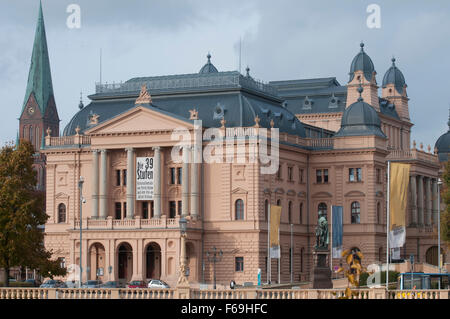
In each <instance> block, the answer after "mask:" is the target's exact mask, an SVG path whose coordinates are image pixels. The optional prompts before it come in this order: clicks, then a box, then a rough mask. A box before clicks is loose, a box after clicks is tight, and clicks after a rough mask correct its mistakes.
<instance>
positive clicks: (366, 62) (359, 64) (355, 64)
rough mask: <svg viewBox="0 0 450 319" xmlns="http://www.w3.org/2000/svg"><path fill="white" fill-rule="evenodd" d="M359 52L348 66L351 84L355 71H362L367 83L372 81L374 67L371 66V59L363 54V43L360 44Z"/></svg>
mask: <svg viewBox="0 0 450 319" xmlns="http://www.w3.org/2000/svg"><path fill="white" fill-rule="evenodd" d="M360 46H361V51H360V52H359V53H358V54H357V55H356V56H355V57H354V58H353V61H352V64H351V66H350V73H349V74H350V80H349V82H351V81H352V80H353V78H354V77H355V72H356V71H363V72H364V77H365V78H366V80H367V81H371V80H372V75H373V72H375V67H374V65H373V62H372V59H371V58H370V57H369V56H368V55H367V54H366V52H364V43H361V44H360Z"/></svg>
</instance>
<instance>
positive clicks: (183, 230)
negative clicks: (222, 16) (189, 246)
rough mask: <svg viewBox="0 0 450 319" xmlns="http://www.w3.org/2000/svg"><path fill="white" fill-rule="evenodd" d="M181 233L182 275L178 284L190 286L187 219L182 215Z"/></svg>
mask: <svg viewBox="0 0 450 319" xmlns="http://www.w3.org/2000/svg"><path fill="white" fill-rule="evenodd" d="M179 223H180V235H181V253H180V277H179V278H178V283H177V286H189V281H188V279H187V277H186V268H187V266H186V231H187V220H186V218H184V216H182V217H181V218H180V221H179Z"/></svg>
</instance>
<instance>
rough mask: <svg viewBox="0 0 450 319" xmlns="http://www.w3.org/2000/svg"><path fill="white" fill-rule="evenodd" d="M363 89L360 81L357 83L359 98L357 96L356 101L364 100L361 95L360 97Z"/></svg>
mask: <svg viewBox="0 0 450 319" xmlns="http://www.w3.org/2000/svg"><path fill="white" fill-rule="evenodd" d="M363 91H364V89H363V87H362V85H361V82H360V83H359V87H358V93H359V98H358V102H362V101H364V99H363V97H362V92H363Z"/></svg>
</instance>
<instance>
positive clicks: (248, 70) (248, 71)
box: [245, 65, 250, 78]
mask: <svg viewBox="0 0 450 319" xmlns="http://www.w3.org/2000/svg"><path fill="white" fill-rule="evenodd" d="M245 71H247V77H248V78H249V77H250V67H249V66H248V65H247V68H246V69H245Z"/></svg>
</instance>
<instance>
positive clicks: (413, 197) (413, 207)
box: [410, 176, 418, 226]
mask: <svg viewBox="0 0 450 319" xmlns="http://www.w3.org/2000/svg"><path fill="white" fill-rule="evenodd" d="M410 183H411V211H412V218H411V224H412V225H413V226H417V221H418V219H417V180H416V176H411V178H410Z"/></svg>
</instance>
